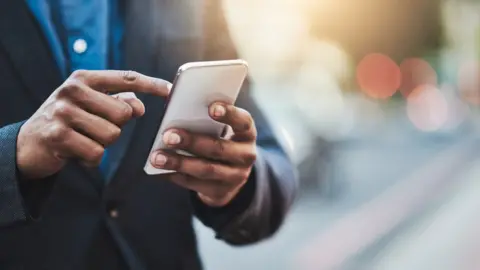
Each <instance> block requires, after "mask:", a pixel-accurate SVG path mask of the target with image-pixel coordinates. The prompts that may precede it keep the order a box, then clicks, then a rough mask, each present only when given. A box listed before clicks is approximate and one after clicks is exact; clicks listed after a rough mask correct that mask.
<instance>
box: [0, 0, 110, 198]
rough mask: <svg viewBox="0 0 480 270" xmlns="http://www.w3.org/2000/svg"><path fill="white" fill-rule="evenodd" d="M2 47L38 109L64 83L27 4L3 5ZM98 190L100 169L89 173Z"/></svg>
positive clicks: (11, 1)
mask: <svg viewBox="0 0 480 270" xmlns="http://www.w3.org/2000/svg"><path fill="white" fill-rule="evenodd" d="M0 46H2V47H3V48H4V49H5V50H6V52H7V53H8V55H9V56H10V58H11V61H12V64H13V66H14V68H15V69H16V70H17V72H18V74H19V76H20V78H21V80H22V81H23V83H24V84H25V86H26V90H27V91H28V92H29V94H30V96H32V97H33V101H34V102H35V103H36V105H37V106H40V104H42V103H43V101H44V100H45V99H47V98H48V96H49V95H50V94H51V93H52V92H53V90H55V89H56V88H57V87H58V86H59V85H60V84H61V83H62V81H63V78H62V73H61V72H60V70H59V68H58V65H57V63H56V62H55V58H54V56H53V53H52V51H51V49H50V46H49V44H48V41H47V39H46V38H45V35H44V33H43V31H42V29H41V27H40V25H39V24H38V22H37V21H36V19H35V17H34V16H33V14H32V13H31V12H30V10H29V7H28V6H27V4H26V3H25V1H23V0H3V1H0ZM74 167H76V168H77V169H79V170H84V171H85V172H87V173H88V174H89V175H90V177H91V179H92V183H93V185H94V186H95V188H96V189H97V190H98V191H100V189H101V188H102V187H103V179H102V176H101V174H100V172H99V170H98V169H96V168H92V169H87V168H84V167H82V166H80V165H78V164H74Z"/></svg>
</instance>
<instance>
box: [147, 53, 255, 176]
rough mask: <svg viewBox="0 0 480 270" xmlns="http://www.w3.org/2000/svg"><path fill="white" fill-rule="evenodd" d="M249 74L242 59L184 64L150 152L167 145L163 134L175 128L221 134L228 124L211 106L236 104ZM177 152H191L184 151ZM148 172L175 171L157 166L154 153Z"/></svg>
mask: <svg viewBox="0 0 480 270" xmlns="http://www.w3.org/2000/svg"><path fill="white" fill-rule="evenodd" d="M247 73H248V65H247V63H246V62H245V61H244V60H240V59H238V60H224V61H208V62H192V63H187V64H184V65H182V66H181V67H180V68H179V69H178V73H177V76H176V78H175V80H174V82H173V86H172V89H171V90H170V94H169V96H168V99H167V102H166V103H165V111H164V116H163V120H162V123H161V124H160V128H159V130H158V133H157V136H156V138H155V141H154V143H153V145H152V148H151V150H150V154H151V153H152V152H154V151H156V150H159V149H165V148H166V147H165V145H164V144H163V139H162V137H163V133H164V132H165V131H167V130H168V129H171V128H178V129H184V130H187V131H189V132H193V133H199V134H206V135H210V136H216V137H221V136H222V133H224V131H225V128H226V127H225V125H224V124H222V123H219V122H217V121H215V120H213V119H212V118H211V117H210V115H209V114H208V107H209V106H210V105H211V104H212V103H213V102H225V103H227V104H234V103H235V100H236V99H237V96H238V94H239V92H240V89H241V87H242V85H243V82H244V80H245V78H246V77H247ZM177 153H179V154H184V155H189V153H185V152H183V151H178V152H177ZM144 171H145V172H146V173H147V174H149V175H155V174H165V173H171V172H174V171H170V170H162V169H157V168H155V167H153V166H152V164H151V163H150V155H149V157H148V158H147V161H146V163H145V167H144Z"/></svg>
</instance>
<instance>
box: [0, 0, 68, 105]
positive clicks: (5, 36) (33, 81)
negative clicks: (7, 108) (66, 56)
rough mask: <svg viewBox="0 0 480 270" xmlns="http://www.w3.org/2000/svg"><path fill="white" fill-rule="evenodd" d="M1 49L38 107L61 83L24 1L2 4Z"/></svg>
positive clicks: (54, 63)
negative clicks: (9, 58) (9, 59)
mask: <svg viewBox="0 0 480 270" xmlns="http://www.w3.org/2000/svg"><path fill="white" fill-rule="evenodd" d="M0 46H3V47H4V49H5V50H6V52H7V53H8V54H9V55H10V57H11V60H12V63H13V65H14V68H15V69H16V70H17V71H18V74H19V76H20V77H21V79H22V81H23V82H24V84H25V86H26V88H27V90H28V91H29V92H30V94H31V95H32V96H33V97H34V99H35V101H36V102H37V103H38V104H39V105H40V104H41V103H42V102H43V101H44V100H45V99H46V98H47V97H48V96H49V95H50V94H51V93H52V91H53V90H54V89H55V88H57V87H58V86H59V85H60V84H61V82H62V75H61V73H60V70H59V68H58V66H57V64H56V62H55V59H54V57H53V54H52V52H51V50H50V47H49V44H48V41H47V40H46V38H45V36H44V35H43V32H42V29H41V28H40V26H39V24H38V23H37V21H36V20H35V17H34V16H33V14H32V13H31V12H30V10H29V8H28V6H27V4H26V3H25V1H23V0H3V1H0Z"/></svg>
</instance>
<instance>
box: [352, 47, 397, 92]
mask: <svg viewBox="0 0 480 270" xmlns="http://www.w3.org/2000/svg"><path fill="white" fill-rule="evenodd" d="M357 81H358V85H359V86H360V89H362V91H363V92H364V93H366V94H367V95H368V96H370V97H372V98H378V99H386V98H389V97H391V96H393V94H395V92H396V91H397V89H398V88H399V87H400V83H401V72H400V68H399V67H398V65H397V64H396V63H395V62H394V61H393V60H392V59H390V57H388V56H386V55H383V54H380V53H372V54H369V55H367V56H365V57H364V58H363V59H362V60H361V61H360V63H359V64H358V66H357Z"/></svg>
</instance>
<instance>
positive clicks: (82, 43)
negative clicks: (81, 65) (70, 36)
mask: <svg viewBox="0 0 480 270" xmlns="http://www.w3.org/2000/svg"><path fill="white" fill-rule="evenodd" d="M87 49H88V44H87V41H86V40H85V39H83V38H79V39H77V40H75V41H74V42H73V50H74V51H75V52H76V53H78V54H81V53H84V52H85V51H86V50H87Z"/></svg>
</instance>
